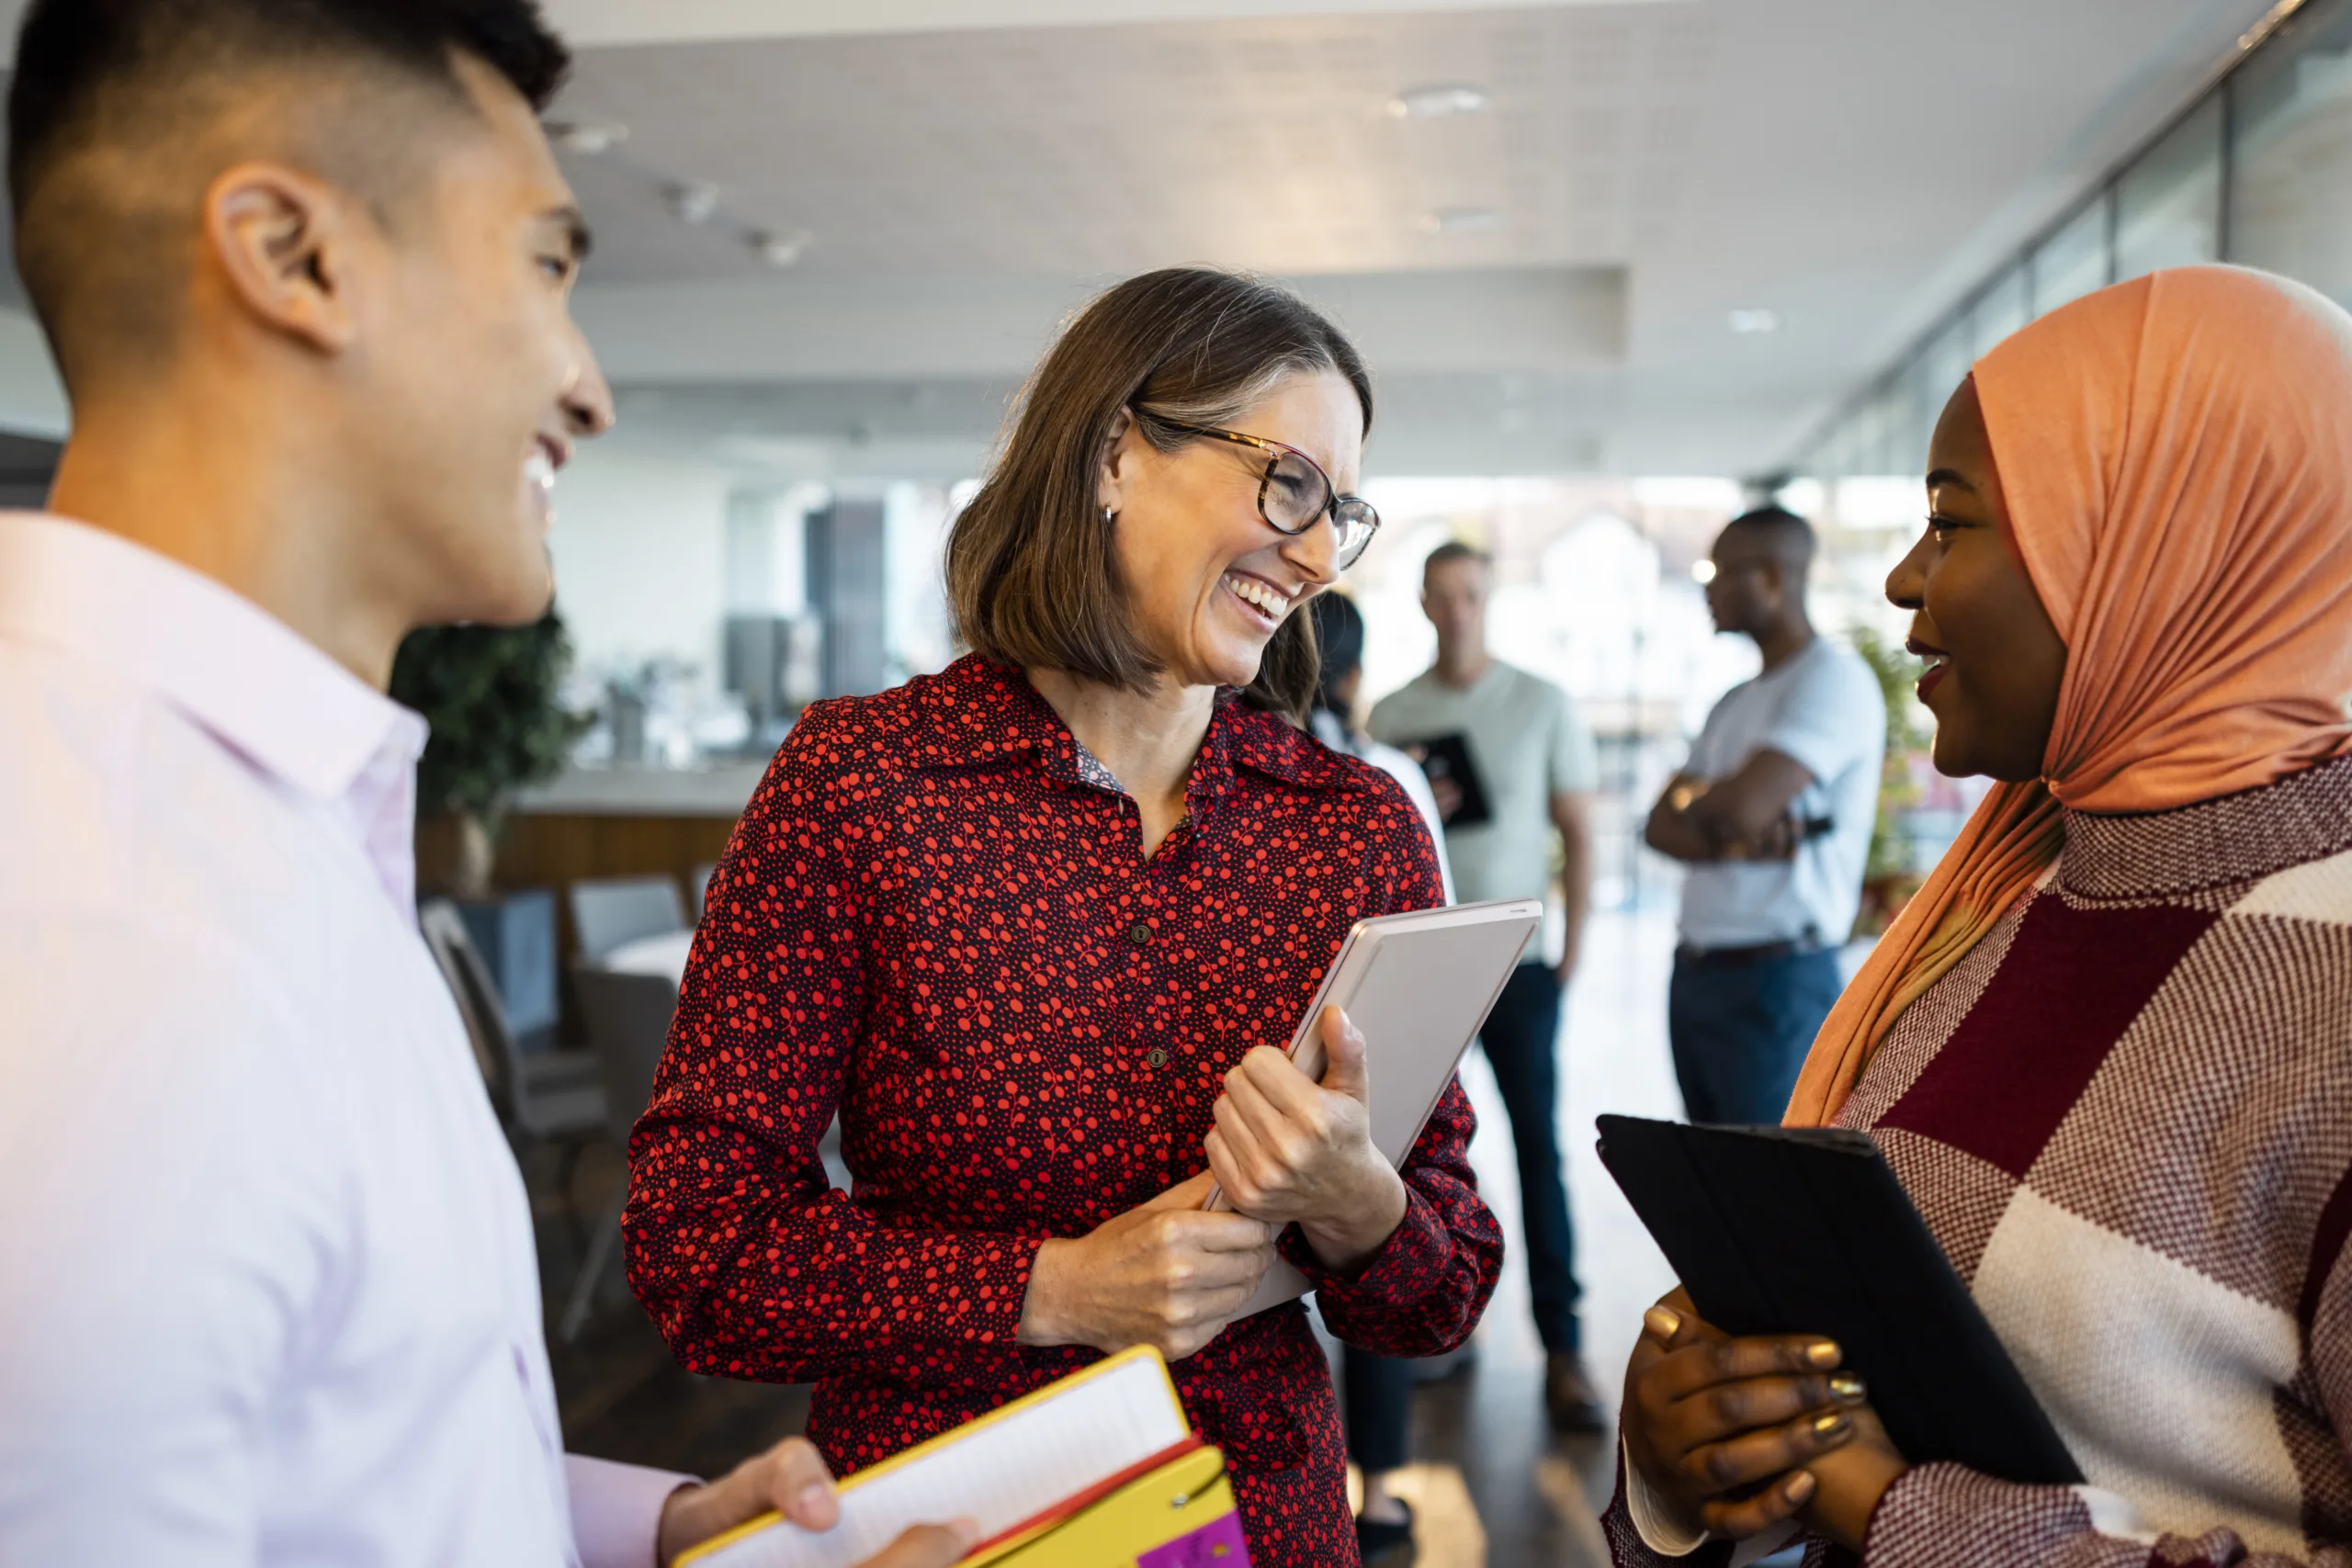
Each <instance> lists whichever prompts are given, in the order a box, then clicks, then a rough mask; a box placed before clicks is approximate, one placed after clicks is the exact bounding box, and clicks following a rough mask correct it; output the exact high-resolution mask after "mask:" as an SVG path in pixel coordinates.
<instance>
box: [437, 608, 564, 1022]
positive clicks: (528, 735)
mask: <svg viewBox="0 0 2352 1568" xmlns="http://www.w3.org/2000/svg"><path fill="white" fill-rule="evenodd" d="M570 664H571V639H570V638H569V637H566V636H565V634H564V629H563V623H562V621H560V619H558V618H557V616H556V614H555V612H554V611H553V610H549V611H548V613H547V614H546V615H543V616H541V617H540V618H539V619H538V620H537V622H536V623H534V624H533V625H530V626H514V627H495V626H428V627H426V628H424V630H421V631H417V632H413V633H411V634H410V636H409V637H408V639H407V640H406V641H405V642H403V643H401V649H400V652H399V654H398V656H397V657H396V658H395V659H394V660H393V661H392V682H391V694H392V696H393V698H394V699H395V700H396V701H399V702H401V703H402V704H405V705H407V706H409V707H412V708H414V709H415V710H416V711H417V712H418V713H421V714H423V715H424V717H425V719H426V721H427V722H428V723H430V724H431V725H432V727H433V735H432V739H429V740H428V741H426V743H425V747H424V758H423V759H422V760H421V761H419V763H418V764H417V773H416V805H417V815H418V817H419V818H420V819H421V820H420V827H426V826H429V825H432V824H435V822H437V823H440V824H446V827H444V828H443V829H442V830H441V831H438V832H430V833H427V832H420V834H419V839H420V847H421V848H422V847H423V845H424V842H426V841H437V842H438V843H439V844H441V845H443V846H446V848H445V850H444V852H443V853H442V854H440V855H438V856H435V857H434V859H435V861H437V864H432V865H429V866H428V867H427V870H428V874H427V876H426V878H425V879H424V880H425V881H426V883H427V885H428V886H437V887H438V888H439V889H440V890H441V891H444V892H447V893H448V894H450V895H452V896H454V897H456V898H457V899H458V904H459V908H460V910H461V912H462V913H463V914H464V916H465V919H466V925H467V928H468V930H469V932H470V933H471V934H472V936H473V939H474V945H475V946H477V947H479V948H481V953H482V957H483V959H484V961H485V962H486V963H487V964H488V965H489V968H490V971H491V974H492V977H493V978H494V979H495V981H496V983H497V985H498V989H499V995H500V999H501V1001H502V1002H503V1004H504V1007H505V1010H506V1014H507V1023H508V1025H509V1027H510V1028H512V1029H513V1030H514V1032H515V1035H516V1037H517V1038H518V1039H520V1040H522V1041H524V1042H525V1043H526V1048H528V1047H531V1046H536V1045H537V1044H539V1043H542V1038H543V1037H545V1036H550V1035H551V1034H552V1033H553V1031H554V1026H555V1021H556V951H555V942H556V934H555V897H554V895H553V894H552V893H551V892H548V890H546V889H544V888H541V889H534V890H528V891H521V892H514V893H510V894H508V895H506V896H505V897H496V896H493V894H492V887H491V879H492V870H493V868H494V866H495V864H496V861H497V841H498V833H499V829H500V827H501V825H502V823H503V818H504V817H505V813H506V808H507V807H508V806H510V805H511V804H512V803H513V801H514V798H515V795H516V794H517V793H518V792H520V791H521V790H523V789H525V788H527V787H528V786H530V785H531V784H537V783H539V782H540V781H542V780H544V779H548V778H550V777H552V776H554V774H555V773H557V772H558V771H560V769H561V768H562V766H563V763H564V759H565V757H566V755H567V754H568V753H569V751H570V750H571V743H572V742H573V741H574V740H576V739H579V737H580V735H581V733H582V731H583V730H584V729H586V728H587V725H588V720H587V719H585V718H583V717H582V716H577V715H574V714H572V713H570V712H568V711H566V709H565V708H564V706H563V705H562V703H561V702H560V701H559V700H558V694H559V692H560V689H561V686H562V683H563V677H564V672H565V671H566V669H567V668H568V667H569V666H570ZM423 859H424V857H423V856H420V860H423Z"/></svg>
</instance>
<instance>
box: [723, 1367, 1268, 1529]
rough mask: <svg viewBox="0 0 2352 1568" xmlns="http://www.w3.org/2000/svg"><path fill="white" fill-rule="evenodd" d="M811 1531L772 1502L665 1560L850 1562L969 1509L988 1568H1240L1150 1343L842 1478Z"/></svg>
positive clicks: (1212, 1465)
mask: <svg viewBox="0 0 2352 1568" xmlns="http://www.w3.org/2000/svg"><path fill="white" fill-rule="evenodd" d="M841 1496H842V1521H841V1523H840V1524H839V1525H837V1526H835V1527H834V1528H833V1529H830V1530H827V1531H825V1532H824V1533H823V1534H821V1535H813V1534H810V1533H809V1532H808V1531H806V1530H802V1529H797V1528H796V1527H794V1526H792V1525H789V1524H787V1523H786V1522H784V1521H783V1520H782V1519H780V1518H778V1517H776V1516H775V1515H773V1514H771V1515H768V1516H766V1517H764V1518H760V1519H754V1520H752V1522H751V1523H750V1524H747V1525H744V1526H742V1527H741V1528H740V1529H734V1530H730V1531H729V1532H728V1533H727V1534H725V1535H722V1536H718V1537H717V1538H716V1539H714V1540H708V1541H706V1542H704V1543H703V1544H702V1545H700V1546H698V1547H695V1549H694V1550H692V1551H688V1552H687V1553H686V1554H685V1555H684V1556H683V1557H681V1558H680V1559H679V1560H678V1562H679V1568H854V1564H856V1563H859V1562H864V1561H865V1559H866V1558H868V1557H870V1556H872V1555H874V1554H875V1553H876V1552H878V1551H881V1550H882V1549H883V1548H885V1547H887V1546H888V1545H889V1543H890V1542H891V1541H892V1540H896V1539H897V1538H898V1535H899V1532H900V1531H901V1530H903V1529H906V1528H907V1527H908V1526H909V1525H913V1524H921V1523H924V1522H928V1521H937V1520H942V1519H949V1518H956V1517H967V1518H973V1519H977V1520H978V1521H979V1525H980V1535H981V1538H982V1539H981V1542H980V1544H979V1546H978V1547H977V1548H975V1549H974V1550H973V1551H972V1553H971V1554H970V1555H969V1556H967V1558H966V1559H965V1562H967V1564H974V1565H977V1564H981V1563H987V1564H990V1565H991V1568H1248V1564H1249V1562H1250V1554H1249V1551H1248V1550H1247V1549H1246V1547H1245V1546H1244V1545H1243V1542H1242V1538H1241V1528H1240V1519H1239V1517H1238V1515H1236V1514H1235V1512H1234V1506H1233V1490H1232V1487H1231V1485H1230V1484H1229V1483H1227V1480H1226V1476H1225V1461H1224V1459H1223V1457H1222V1456H1221V1455H1220V1454H1219V1453H1218V1452H1217V1450H1215V1449H1212V1448H1208V1447H1205V1446H1204V1445H1203V1444H1202V1442H1201V1440H1200V1439H1199V1438H1197V1437H1195V1436H1194V1435H1193V1430H1192V1424H1191V1422H1190V1421H1189V1420H1188V1419H1187V1418H1186V1416H1185V1415H1184V1406H1183V1404H1182V1401H1181V1400H1179V1399H1178V1398H1177V1396H1176V1385H1175V1383H1174V1382H1171V1381H1170V1378H1169V1376H1168V1367H1167V1364H1166V1363H1165V1362H1163V1361H1162V1360H1161V1359H1159V1352H1158V1351H1156V1350H1153V1349H1151V1348H1149V1347H1148V1346H1140V1347H1137V1348H1135V1349H1132V1350H1125V1351H1122V1352H1121V1353H1120V1354H1118V1355H1116V1356H1113V1357H1111V1358H1109V1359H1106V1360H1103V1361H1100V1362H1098V1363H1096V1364H1095V1365H1093V1366H1091V1367H1089V1368H1088V1369H1086V1371H1082V1372H1079V1373H1076V1374H1074V1375H1072V1376H1070V1377H1067V1378H1064V1379H1062V1380H1061V1381H1060V1382H1054V1383H1048V1384H1047V1385H1046V1386H1045V1387H1044V1388H1041V1389H1039V1390H1037V1391H1036V1392H1035V1393H1032V1394H1030V1395H1028V1396H1027V1397H1026V1398H1023V1399H1018V1400H1015V1401H1013V1402H1012V1404H1007V1405H1005V1406H1004V1407H1003V1408H1001V1409H999V1410H992V1411H990V1412H989V1414H988V1415H986V1416H981V1417H980V1418H979V1419H978V1420H977V1421H973V1422H970V1423H968V1424H967V1425H965V1426H962V1427H957V1428H956V1429H955V1430H954V1431H952V1432H943V1433H941V1434H940V1435H939V1436H938V1437H936V1438H932V1439H931V1440H930V1441H929V1442H926V1443H921V1444H918V1445H916V1446H915V1447H913V1448H911V1449H909V1450H907V1451H906V1452H904V1453H902V1454H898V1455H895V1456H893V1457H892V1458H890V1459H888V1460H885V1461H883V1462H882V1463H880V1464H877V1465H876V1466H875V1467H874V1468H873V1469H871V1470H865V1471H860V1472H858V1473H857V1474H855V1475H853V1476H851V1477H850V1478H849V1479H848V1480H847V1481H844V1482H843V1483H842V1494H841Z"/></svg>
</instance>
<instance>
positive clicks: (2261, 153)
mask: <svg viewBox="0 0 2352 1568" xmlns="http://www.w3.org/2000/svg"><path fill="white" fill-rule="evenodd" d="M2233 90H2234V92H2235V94H2236V102H2237V126H2238V137H2237V148H2236V153H2235V167H2234V168H2233V172H2232V177H2231V202H2230V252H2231V257H2230V259H2231V260H2233V261H2238V262H2243V263H2245V265H2248V266H2259V267H2267V268H2268V269H2269V270H2270V271H2272V272H2281V273H2285V274H2286V275H2287V276H2290V277H2294V278H2299V279H2301V281H2303V282H2305V283H2308V284H2310V285H2311V286H2312V288H2317V289H2318V290H2320V291H2321V292H2322V293H2324V294H2325V295H2327V296H2328V297H2329V298H2330V299H2334V300H2335V302H2336V303H2337V304H2339V305H2346V306H2352V203H2347V202H2346V199H2345V197H2346V191H2347V190H2352V6H2336V7H2333V8H2332V9H2329V10H2324V11H2322V12H2321V14H2320V15H2318V16H2315V17H2310V19H2309V20H2308V21H2299V22H2298V23H2297V24H2296V25H2295V28H2294V30H2293V31H2292V32H2291V33H2290V34H2289V35H2287V36H2286V37H2285V38H2282V39H2280V40H2279V43H2278V45H2277V46H2274V47H2273V48H2271V49H2268V50H2266V51H2263V53H2262V54H2261V55H2259V56H2258V57H2256V59H2255V60H2254V61H2253V62H2250V63H2249V64H2248V65H2247V66H2246V68H2245V71H2243V72H2242V73H2240V74H2239V77H2238V79H2237V81H2236V82H2235V83H2234V84H2233Z"/></svg>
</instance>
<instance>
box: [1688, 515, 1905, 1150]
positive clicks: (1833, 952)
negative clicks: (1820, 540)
mask: <svg viewBox="0 0 2352 1568" xmlns="http://www.w3.org/2000/svg"><path fill="white" fill-rule="evenodd" d="M1813 552H1814V538H1813V528H1812V526H1811V525H1808V524H1807V523H1806V522H1805V521H1804V519H1803V518H1802V517H1798V516H1796V515H1794V514H1793V513H1787V512H1782V511H1781V510H1779V509H1778V508H1768V509H1766V510H1763V511H1760V512H1751V513H1747V515H1746V516H1744V517H1737V518H1734V519H1733V520H1732V522H1731V524H1730V525H1728V526H1726V527H1725V528H1724V531H1723V533H1722V534H1721V536H1718V537H1717V538H1716V540H1715V547H1714V551H1713V568H1714V571H1713V576H1712V577H1710V578H1709V579H1708V581H1707V608H1708V610H1709V612H1710V613H1712V614H1713V616H1714V618H1715V628H1716V629H1717V630H1718V631H1725V632H1737V633H1739V634H1740V635H1742V636H1744V637H1752V638H1754V639H1755V642H1756V646H1757V647H1758V649H1761V650H1762V652H1763V655H1764V671H1763V673H1762V674H1760V675H1758V676H1757V677H1756V678H1755V679H1754V680H1752V681H1748V682H1743V683H1742V684H1740V685H1737V686H1735V687H1733V688H1732V689H1731V690H1730V691H1729V692H1727V693H1725V694H1724V697H1723V700H1722V701H1720V702H1718V703H1717V704H1716V705H1715V706H1714V711H1713V712H1712V713H1710V714H1709V715H1708V716H1707V723H1706V727H1705V728H1703V729H1702V730H1701V731H1700V732H1699V739H1698V740H1697V742H1696V743H1695V744H1694V745H1692V747H1691V760H1690V761H1689V762H1687V763H1685V764H1684V766H1683V769H1682V772H1681V773H1678V774H1677V775H1676V776H1675V778H1674V780H1673V781H1672V782H1671V783H1670V784H1668V785H1667V788H1666V793H1665V794H1664V795H1661V796H1660V797H1659V799H1658V803H1657V807H1656V808H1655V809H1653V810H1652V811H1651V812H1650V819H1649V827H1648V829H1647V831H1646V832H1645V835H1644V836H1645V838H1646V839H1647V840H1648V842H1649V846H1650V847H1651V848H1652V849H1654V850H1657V851H1658V852H1660V853H1663V854H1668V855H1672V856H1673V857H1674V858H1675V859H1676V860H1679V861H1682V862H1684V863H1687V864H1689V866H1690V867H1691V874H1690V875H1689V877H1688V878H1687V879H1686V880H1685V881H1684V882H1683V884H1682V940H1681V943H1680V945H1679V947H1678V948H1677V949H1676V950H1675V954H1674V980H1673V985H1672V988H1671V990H1670V991H1669V992H1668V1003H1667V1032H1668V1036H1669V1038H1670V1039H1671V1040H1672V1042H1673V1048H1674V1075H1675V1077H1676V1078H1677V1079H1678V1080H1679V1082H1680V1083H1681V1085H1682V1102H1683V1106H1684V1108H1685V1109H1686V1110H1687V1111H1689V1113H1690V1116H1691V1120H1692V1121H1693V1122H1732V1123H1742V1124H1757V1123H1763V1122H1778V1121H1780V1119H1781V1112H1782V1111H1786V1110H1787V1109H1788V1104H1789V1093H1790V1091H1791V1090H1792V1089H1795V1087H1796V1081H1797V1069H1798V1068H1799V1067H1801V1066H1804V1056H1805V1052H1806V1050H1807V1049H1808V1048H1809V1047H1810V1046H1811V1045H1812V1044H1813V1037H1814V1035H1815V1034H1816V1033H1818V1032H1820V1029H1821V1021H1822V1020H1823V1019H1825V1018H1826V1017H1828V1016H1829V1009H1830V1005H1831V1004H1832V1003H1834V1002H1835V1001H1837V999H1838V990H1839V988H1840V987H1839V979H1838V948H1839V947H1840V946H1842V945H1843V944H1844V942H1845V941H1846V938H1847V937H1848V936H1849V934H1851V932H1852V931H1853V927H1854V914H1855V910H1856V909H1857V908H1858V907H1859V906H1860V902H1861V887H1862V866H1863V863H1864V862H1866V861H1867V860H1868V859H1869V858H1870V849H1871V823H1872V822H1873V820H1874V819H1875V818H1876V817H1877V814H1878V785H1879V771H1880V768H1881V767H1882V765H1883V762H1884V760H1885V754H1886V703H1885V699H1884V698H1883V696H1882V695H1881V694H1880V692H1879V686H1878V682H1877V679H1876V678H1875V677H1873V676H1872V675H1871V672H1870V670H1869V668H1868V667H1867V666H1866V665H1864V664H1863V663H1862V661H1861V660H1860V658H1859V657H1857V656H1856V655H1855V654H1854V653H1853V652H1852V651H1851V650H1850V649H1846V648H1844V647H1841V646H1839V645H1838V644H1836V643H1833V642H1830V641H1828V640H1827V639H1826V638H1823V637H1817V636H1815V634H1814V629H1813V622H1812V620H1811V619H1810V618H1809V617H1808V616H1807V615H1806V614H1805V574H1806V572H1807V571H1808V570H1810V569H1811V567H1812V564H1813Z"/></svg>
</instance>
